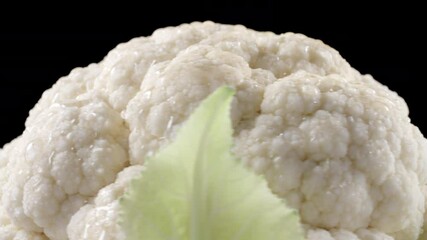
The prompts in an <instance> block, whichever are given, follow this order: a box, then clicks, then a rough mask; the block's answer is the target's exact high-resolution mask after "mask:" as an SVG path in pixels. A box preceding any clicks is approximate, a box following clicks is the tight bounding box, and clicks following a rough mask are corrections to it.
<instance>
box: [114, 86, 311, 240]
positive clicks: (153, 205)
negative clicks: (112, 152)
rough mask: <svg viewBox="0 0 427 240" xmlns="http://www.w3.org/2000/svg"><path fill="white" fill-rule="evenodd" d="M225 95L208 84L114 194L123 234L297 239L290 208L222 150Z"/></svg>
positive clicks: (204, 239) (226, 147) (226, 140)
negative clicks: (165, 141)
mask: <svg viewBox="0 0 427 240" xmlns="http://www.w3.org/2000/svg"><path fill="white" fill-rule="evenodd" d="M233 95H234V91H233V90H232V89H231V88H229V87H221V88H219V89H218V90H216V91H215V92H214V93H213V94H211V95H210V96H209V97H208V98H207V99H205V100H204V101H203V102H202V103H201V104H200V106H199V107H198V108H197V109H196V111H195V112H194V113H193V114H192V115H191V116H190V118H189V119H188V121H187V122H186V123H184V124H183V126H182V128H181V129H180V130H179V131H178V134H177V137H176V139H175V140H174V141H173V142H172V144H170V145H169V146H167V147H165V148H164V149H162V150H161V151H159V152H158V153H157V154H156V155H155V156H154V157H152V158H150V159H147V161H146V163H145V169H144V170H143V172H142V175H141V177H139V178H137V179H135V180H134V181H132V183H131V186H130V187H129V190H128V191H127V192H126V193H125V195H124V197H123V198H122V199H121V202H120V205H121V223H120V224H121V226H122V228H123V229H124V230H125V232H126V233H127V237H128V238H127V239H128V240H144V239H149V240H166V239H176V240H181V239H182V240H218V239H221V240H240V239H242V240H243V239H245V240H261V239H263V240H264V239H277V240H291V239H292V240H300V239H304V237H303V230H302V227H301V225H300V223H299V221H300V220H299V216H298V213H297V212H296V211H295V210H292V209H290V208H288V207H286V204H285V203H284V202H283V201H282V200H280V199H279V198H278V197H276V196H275V195H274V194H273V193H271V191H270V189H269V188H268V186H267V183H266V181H265V179H264V178H263V177H261V176H258V175H256V174H254V173H253V172H250V171H248V170H247V169H246V168H245V167H243V166H242V165H241V164H240V163H239V162H238V161H236V159H235V158H234V157H233V156H232V155H231V153H230V149H231V144H232V128H231V120H230V105H231V101H232V97H233ZM212 156H215V158H213V157H212ZM236 186H238V187H236ZM136 209H139V210H141V211H137V210H136ZM224 210H227V211H224ZM142 213H144V214H142ZM239 234H240V235H239Z"/></svg>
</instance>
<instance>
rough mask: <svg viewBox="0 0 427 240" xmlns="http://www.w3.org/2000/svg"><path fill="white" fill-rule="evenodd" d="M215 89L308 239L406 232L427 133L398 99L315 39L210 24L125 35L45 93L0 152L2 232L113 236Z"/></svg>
mask: <svg viewBox="0 0 427 240" xmlns="http://www.w3.org/2000/svg"><path fill="white" fill-rule="evenodd" d="M222 85H229V86H231V87H233V88H235V90H236V96H235V98H234V100H233V103H232V104H233V105H232V119H233V127H234V130H235V132H234V148H233V151H234V153H235V154H236V155H237V156H238V157H239V159H241V160H242V161H243V162H244V163H245V164H246V165H247V166H248V167H249V168H251V169H253V170H254V171H255V172H257V173H260V174H263V175H264V176H265V177H266V179H267V180H268V183H269V186H270V187H271V189H272V190H273V191H274V192H275V193H276V194H277V195H278V196H280V197H282V198H283V199H285V200H286V201H287V202H288V203H289V204H290V205H291V206H292V207H295V208H296V209H298V210H299V212H300V214H301V219H302V222H303V223H304V225H305V226H306V228H307V237H308V240H416V238H417V236H418V235H419V233H420V230H421V227H422V225H423V222H424V219H425V218H426V216H427V214H425V212H426V211H425V208H426V195H427V191H426V189H427V188H426V184H427V141H426V139H425V138H424V137H423V135H422V134H421V133H420V131H419V130H418V128H416V127H415V126H413V125H412V124H411V123H410V119H409V118H408V108H407V106H406V103H405V102H404V101H403V99H402V98H400V97H399V96H398V95H397V94H396V93H395V92H392V91H390V90H389V89H388V88H387V87H385V86H383V85H381V84H380V83H378V82H377V81H375V80H374V79H373V78H372V77H371V76H369V75H361V74H360V73H359V72H357V71H356V70H354V69H353V68H351V67H350V65H349V64H348V63H347V62H346V61H345V60H344V59H343V58H342V57H341V56H340V55H339V54H338V52H337V51H335V50H333V49H332V48H330V47H328V46H327V45H325V44H323V43H322V42H321V41H318V40H313V39H310V38H307V37H305V36H303V35H300V34H293V33H286V34H281V35H275V34H273V33H270V32H255V31H252V30H249V29H246V28H245V27H243V26H230V25H221V24H214V23H212V22H205V23H192V24H185V25H181V26H179V27H169V28H164V29H160V30H157V31H156V32H154V33H153V35H152V36H150V37H142V38H135V39H132V40H131V41H129V42H128V43H124V44H120V45H119V46H118V47H117V48H115V49H113V50H112V51H111V52H110V53H109V54H108V55H107V56H106V58H105V59H104V60H103V61H102V62H100V63H99V64H91V65H89V66H88V67H86V68H79V69H75V70H73V71H72V72H71V73H70V75H69V76H67V77H64V78H61V79H60V80H59V81H58V82H57V83H56V84H55V85H54V86H53V87H52V89H50V90H48V91H46V92H45V93H44V94H43V97H42V99H41V100H40V101H39V103H38V104H37V105H36V106H35V107H34V109H33V110H32V111H31V113H30V116H29V118H28V119H27V122H26V130H25V132H24V133H23V134H22V136H21V137H20V138H18V139H17V140H15V141H14V142H12V143H11V144H9V145H7V147H6V148H5V150H3V152H0V173H1V174H0V183H2V187H1V189H0V196H1V202H0V207H1V208H2V209H4V210H7V211H6V212H5V213H4V214H3V215H4V216H3V217H2V218H1V219H7V224H6V223H4V224H2V225H1V226H0V234H1V233H3V232H5V233H10V234H11V235H10V236H12V235H13V232H14V231H15V232H18V229H19V231H21V232H22V231H24V232H26V233H28V234H37V232H39V233H43V234H45V235H46V236H47V237H49V239H52V240H63V239H72V240H74V239H75V240H77V239H79V240H92V239H112V240H113V239H122V238H123V236H124V235H123V232H122V231H121V229H120V226H119V225H118V223H117V219H118V214H119V200H118V199H119V198H120V197H121V195H122V194H123V192H124V191H125V189H126V188H127V186H128V182H129V180H130V179H131V178H132V177H133V176H135V175H136V174H138V172H139V171H140V169H141V165H143V163H144V159H145V158H146V157H147V156H150V155H152V154H153V153H155V152H156V151H157V150H158V149H159V148H161V147H163V146H165V145H166V144H168V143H169V142H170V141H171V140H172V139H173V137H174V135H175V133H176V130H177V129H178V128H179V127H180V126H181V124H182V123H183V122H184V121H185V120H186V119H187V118H188V116H189V115H190V114H191V112H192V111H193V110H194V109H195V108H196V107H197V105H198V104H199V103H200V101H202V100H203V99H204V98H206V97H207V96H208V95H209V94H210V93H212V92H213V91H214V90H215V89H216V88H218V87H219V86H222ZM129 165H132V166H131V167H128V166H129ZM123 169H125V170H123ZM2 221H6V220H2ZM8 229H9V230H8ZM10 229H12V230H10ZM0 236H1V235H0ZM11 239H13V238H11ZM29 239H31V238H29Z"/></svg>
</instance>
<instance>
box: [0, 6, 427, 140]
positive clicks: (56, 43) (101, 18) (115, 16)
mask: <svg viewBox="0 0 427 240" xmlns="http://www.w3.org/2000/svg"><path fill="white" fill-rule="evenodd" d="M105 4H106V3H105ZM116 4H117V3H116ZM162 5H163V6H162ZM285 5H286V4H285ZM308 5H309V3H308V2H307V6H287V7H286V6H285V7H284V6H283V5H281V4H279V3H275V2H269V1H265V2H261V3H260V2H258V4H256V5H255V4H250V3H246V4H243V5H242V3H232V2H227V3H220V2H218V1H210V2H204V3H200V2H199V4H198V5H197V6H196V8H194V6H195V5H191V4H189V5H188V6H186V11H183V10H181V9H182V8H181V9H178V8H175V6H170V5H169V4H168V3H167V2H165V3H163V2H159V5H158V6H156V7H153V6H146V7H140V6H134V5H130V4H129V5H125V4H122V5H113V6H110V7H111V8H110V9H109V10H101V9H92V10H82V9H84V7H82V6H78V7H76V8H75V9H73V8H72V7H70V6H68V5H65V6H63V7H62V8H57V9H52V10H49V11H45V12H47V14H45V13H44V12H43V13H42V12H39V11H31V9H29V12H28V13H27V12H22V11H20V10H19V9H18V10H19V11H16V9H10V11H11V12H12V13H11V16H7V17H2V18H1V19H0V20H1V21H0V114H1V115H0V116H1V117H0V127H1V134H0V147H1V146H2V145H3V144H4V143H6V142H9V141H10V140H11V139H13V138H14V137H16V136H18V135H19V134H20V133H22V131H23V129H24V121H25V119H26V117H27V116H28V111H29V110H30V109H31V108H32V107H33V106H34V104H35V103H36V101H37V100H38V99H39V98H40V96H41V94H42V92H43V91H44V90H45V89H47V88H49V87H50V86H52V84H53V83H54V82H56V81H57V80H58V78H59V77H61V76H64V75H67V74H68V73H69V72H70V70H71V69H73V68H75V67H83V66H86V65H88V64H89V63H92V62H99V61H100V60H102V58H103V57H104V56H105V55H106V54H107V52H108V51H109V50H111V49H112V48H114V47H115V46H116V45H117V44H118V43H121V42H125V41H128V40H130V39H131V38H133V37H138V36H147V35H150V34H151V33H152V32H153V31H154V30H155V29H157V28H161V27H166V26H174V25H179V24H181V23H188V22H192V21H204V20H213V21H216V22H220V23H229V24H243V25H246V26H247V27H249V28H252V29H255V30H259V31H273V32H276V33H283V32H289V31H291V32H298V33H303V34H305V35H307V36H309V37H313V38H317V39H321V40H323V41H324V42H325V43H326V44H328V45H330V46H332V47H333V48H335V49H337V50H338V51H339V52H340V53H341V55H342V56H343V57H344V58H345V59H347V61H348V62H349V63H350V64H351V65H352V66H353V67H354V68H356V69H358V70H359V71H360V72H361V73H370V74H372V75H373V76H374V78H375V79H377V80H378V81H380V82H382V83H383V84H385V85H387V86H389V88H390V89H392V90H394V91H396V92H398V94H399V95H400V96H402V97H403V98H405V100H406V102H407V103H408V105H409V109H410V117H411V119H412V122H413V123H414V124H415V125H417V126H419V127H420V129H421V131H422V132H424V133H425V134H426V133H427V119H426V117H425V114H424V104H425V103H426V100H425V96H426V93H425V92H424V91H425V89H424V87H423V84H424V80H425V76H426V75H425V74H424V71H425V69H426V67H425V63H426V62H427V61H426V59H425V56H427V55H426V50H425V48H426V44H427V43H426V41H425V39H424V38H423V37H422V36H423V35H424V34H425V33H426V30H425V29H426V26H425V24H423V22H424V21H425V20H426V19H424V17H423V15H422V14H421V10H422V8H421V7H418V6H413V5H411V4H409V3H407V4H405V5H404V6H402V5H401V3H399V4H396V5H394V6H390V5H388V6H386V7H384V6H382V7H381V8H379V9H374V8H373V7H372V6H370V5H361V6H358V5H354V4H351V3H347V6H336V5H331V6H326V7H323V8H318V7H317V6H314V7H313V6H311V5H310V6H308ZM165 6H167V7H168V10H164V9H165ZM49 7H52V6H49ZM181 7H182V6H181ZM184 7H185V6H184ZM70 9H71V11H65V10H70ZM2 10H3V12H4V13H8V11H9V9H8V8H3V9H2ZM27 10H28V9H27ZM165 11H169V12H165Z"/></svg>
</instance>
